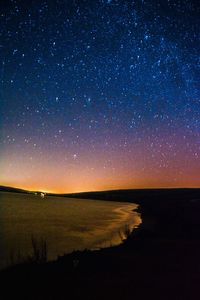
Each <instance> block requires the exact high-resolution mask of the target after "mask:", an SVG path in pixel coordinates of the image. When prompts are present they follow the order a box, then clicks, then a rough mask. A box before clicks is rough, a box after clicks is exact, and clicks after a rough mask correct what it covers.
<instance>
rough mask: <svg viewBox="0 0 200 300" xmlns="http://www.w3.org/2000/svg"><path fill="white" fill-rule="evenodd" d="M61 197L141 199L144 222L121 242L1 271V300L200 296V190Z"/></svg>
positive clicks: (110, 192) (115, 192) (132, 200)
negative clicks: (104, 247) (52, 260)
mask: <svg viewBox="0 0 200 300" xmlns="http://www.w3.org/2000/svg"><path fill="white" fill-rule="evenodd" d="M1 190H2V189H1ZM7 191H8V190H7ZM60 196H61V195H60ZM62 196H68V197H77V198H85V199H86V198H87V199H98V200H108V201H122V202H133V203H138V204H139V208H138V210H139V212H140V213H141V216H142V224H141V226H140V227H139V228H138V229H136V230H134V231H133V232H132V234H131V235H129V236H128V238H127V240H126V241H124V242H123V243H122V244H121V245H119V246H115V247H110V248H106V249H101V250H97V251H89V250H85V251H81V252H79V251H76V252H73V253H72V254H68V255H65V256H63V257H59V258H58V259H57V260H56V261H54V262H48V263H24V264H20V265H16V266H12V267H10V268H7V269H5V270H2V271H1V272H0V282H1V286H2V288H1V295H2V297H1V299H94V300H96V299H116V300H117V299H121V300H125V299H136V300H138V299H154V300H155V299H160V300H165V299H166V300H169V299H170V300H171V299H176V300H179V299H180V300H183V299H188V300H190V299H198V298H199V295H200V285H199V279H200V189H145V190H119V191H106V192H91V193H79V194H66V195H62Z"/></svg>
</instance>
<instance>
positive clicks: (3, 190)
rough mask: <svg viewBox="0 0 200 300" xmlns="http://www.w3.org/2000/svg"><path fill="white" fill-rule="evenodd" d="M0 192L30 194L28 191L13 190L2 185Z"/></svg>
mask: <svg viewBox="0 0 200 300" xmlns="http://www.w3.org/2000/svg"><path fill="white" fill-rule="evenodd" d="M0 192H13V193H26V194H28V193H30V191H26V190H23V189H18V188H13V187H10V186H3V185H0Z"/></svg>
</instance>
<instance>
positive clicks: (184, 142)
mask: <svg viewBox="0 0 200 300" xmlns="http://www.w3.org/2000/svg"><path fill="white" fill-rule="evenodd" d="M199 13H200V10H199V7H198V3H197V1H189V0H185V1H179V0H177V1H170V0H168V1H167V0H165V1H164V0H163V1H156V0H149V1H148V0H147V1H145V0H138V1H126V0H124V1H123V0H99V1H98V0H91V1H86V0H80V1H79V0H73V1H72V0H65V1H64V0H60V1H58V0H54V1H50V0H49V1H42V0H41V1H36V0H35V1H25V0H24V1H20V0H13V1H9V0H6V1H3V0H1V3H0V65H1V67H0V101H1V107H0V112H1V144H0V146H1V148H0V164H1V173H0V183H1V184H4V185H11V186H17V187H22V188H29V189H43V190H50V191H56V192H71V191H86V190H101V189H115V188H116V189H117V188H141V187H142V188H143V187H183V186H184V187H194V186H200V89H199V85H198V84H199V50H200V47H199V46H200V44H199V28H200V24H199V23H200V22H199V17H198V16H199Z"/></svg>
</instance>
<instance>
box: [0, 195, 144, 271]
mask: <svg viewBox="0 0 200 300" xmlns="http://www.w3.org/2000/svg"><path fill="white" fill-rule="evenodd" d="M136 208H137V205H136V204H130V203H120V202H107V201H97V200H85V199H84V200H82V199H71V198H61V197H47V196H45V197H44V198H41V196H40V195H34V194H17V193H8V192H0V268H2V267H5V266H7V265H9V263H10V259H11V255H12V256H14V257H15V259H16V258H17V256H19V254H20V256H27V255H28V254H31V253H32V246H31V237H32V236H33V237H34V238H36V239H40V238H43V239H45V240H46V241H47V245H48V259H49V260H52V259H56V258H57V256H58V255H63V254H64V253H69V252H72V251H73V250H82V249H85V248H88V249H94V248H99V247H106V246H110V245H115V244H118V243H120V242H121V238H120V236H119V231H120V230H122V228H123V227H124V226H125V224H130V225H131V226H132V228H134V227H137V226H138V225H139V224H140V222H141V219H140V216H139V214H138V213H137V212H133V209H136Z"/></svg>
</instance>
